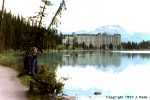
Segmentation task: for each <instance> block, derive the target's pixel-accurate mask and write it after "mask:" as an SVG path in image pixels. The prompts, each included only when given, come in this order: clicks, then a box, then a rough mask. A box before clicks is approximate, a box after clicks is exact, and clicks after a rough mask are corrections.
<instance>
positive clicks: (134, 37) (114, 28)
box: [75, 25, 150, 42]
mask: <svg viewBox="0 0 150 100" xmlns="http://www.w3.org/2000/svg"><path fill="white" fill-rule="evenodd" d="M75 33H77V34H97V33H107V34H121V40H122V42H128V41H133V42H141V41H143V40H144V41H148V40H150V33H142V32H128V31H127V30H126V29H124V28H123V27H121V26H119V25H106V26H102V27H98V28H96V29H95V30H92V31H86V30H82V31H77V32H75Z"/></svg>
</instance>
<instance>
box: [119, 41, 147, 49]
mask: <svg viewBox="0 0 150 100" xmlns="http://www.w3.org/2000/svg"><path fill="white" fill-rule="evenodd" d="M122 48H123V49H150V41H144V40H143V41H142V42H140V43H136V42H127V43H125V42H124V43H122Z"/></svg>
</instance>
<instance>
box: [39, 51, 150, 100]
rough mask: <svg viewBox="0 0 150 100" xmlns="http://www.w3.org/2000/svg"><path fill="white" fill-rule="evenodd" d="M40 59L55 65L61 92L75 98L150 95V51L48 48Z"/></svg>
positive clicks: (129, 98) (93, 99)
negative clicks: (72, 50)
mask: <svg viewBox="0 0 150 100" xmlns="http://www.w3.org/2000/svg"><path fill="white" fill-rule="evenodd" d="M39 63H40V64H48V65H50V66H51V65H52V64H55V65H57V68H56V70H57V76H58V77H65V78H67V79H68V80H66V81H65V86H64V94H67V95H70V96H76V98H77V100H105V99H106V100H114V99H116V100H120V99H121V100H133V99H135V98H137V99H138V100H140V99H141V100H143V99H144V98H145V99H150V51H121V52H120V51H114V52H100V51H76V52H50V53H48V54H43V55H42V56H40V57H39ZM95 92H97V93H101V95H94V93H95Z"/></svg>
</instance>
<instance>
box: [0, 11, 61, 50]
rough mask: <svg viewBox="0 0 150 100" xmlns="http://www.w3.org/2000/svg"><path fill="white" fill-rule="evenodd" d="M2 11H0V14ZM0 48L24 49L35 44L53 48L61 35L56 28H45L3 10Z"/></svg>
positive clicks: (0, 26) (0, 27) (59, 40)
mask: <svg viewBox="0 0 150 100" xmlns="http://www.w3.org/2000/svg"><path fill="white" fill-rule="evenodd" d="M1 14H2V12H1V11H0V16H1ZM0 23H1V24H0V50H1V51H3V50H8V49H14V50H17V49H21V50H23V49H26V48H28V47H31V46H37V47H40V48H43V49H46V48H55V47H56V45H58V44H59V43H61V37H60V36H59V35H58V34H57V30H47V29H45V28H43V27H40V28H39V27H38V26H36V25H34V26H32V25H31V24H30V22H29V21H27V20H25V18H23V17H21V16H15V15H12V14H11V12H10V13H6V11H4V13H3V18H2V20H0Z"/></svg>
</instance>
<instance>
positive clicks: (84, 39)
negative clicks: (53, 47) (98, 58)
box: [63, 33, 121, 49]
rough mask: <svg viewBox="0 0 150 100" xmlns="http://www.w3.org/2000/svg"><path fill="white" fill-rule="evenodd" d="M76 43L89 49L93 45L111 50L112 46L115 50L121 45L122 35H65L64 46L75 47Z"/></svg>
mask: <svg viewBox="0 0 150 100" xmlns="http://www.w3.org/2000/svg"><path fill="white" fill-rule="evenodd" d="M74 42H76V43H78V44H83V43H84V44H85V45H86V46H87V47H89V46H90V45H92V46H93V47H94V48H103V47H104V46H105V48H106V49H107V48H109V46H110V44H111V45H113V48H117V46H120V45H121V35H120V34H114V35H109V34H106V33H103V34H101V33H98V34H72V35H64V39H63V44H69V45H73V43H74Z"/></svg>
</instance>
